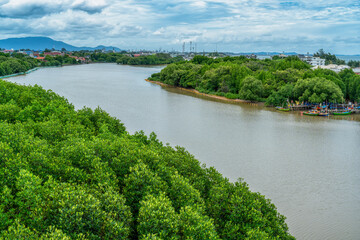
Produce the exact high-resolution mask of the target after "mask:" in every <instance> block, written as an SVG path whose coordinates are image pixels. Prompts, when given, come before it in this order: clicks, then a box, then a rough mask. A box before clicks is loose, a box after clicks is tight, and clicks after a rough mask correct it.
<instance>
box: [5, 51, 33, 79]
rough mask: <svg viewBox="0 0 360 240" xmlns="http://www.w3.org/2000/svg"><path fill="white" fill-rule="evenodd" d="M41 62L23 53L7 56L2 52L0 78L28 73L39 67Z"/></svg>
mask: <svg viewBox="0 0 360 240" xmlns="http://www.w3.org/2000/svg"><path fill="white" fill-rule="evenodd" d="M38 63H39V61H38V60H36V59H34V58H31V57H29V56H26V55H24V54H22V53H17V54H13V55H12V56H10V54H5V53H1V52H0V76H6V75H10V74H14V73H21V72H26V71H28V70H30V69H32V68H34V67H37V66H38Z"/></svg>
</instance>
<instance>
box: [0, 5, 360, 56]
mask: <svg viewBox="0 0 360 240" xmlns="http://www.w3.org/2000/svg"><path fill="white" fill-rule="evenodd" d="M0 21H1V25H0V38H1V39H4V38H11V37H27V36H47V37H51V38H53V39H56V40H59V41H64V42H66V43H69V44H72V45H75V46H90V47H94V46H97V45H111V46H116V47H119V48H121V49H133V50H135V49H138V50H139V49H149V50H159V49H162V50H168V51H170V50H172V49H173V50H176V51H182V47H183V43H184V42H185V43H186V44H185V51H189V48H190V41H191V42H192V43H193V47H195V43H196V48H197V51H198V52H201V51H203V50H205V51H215V50H218V51H223V52H260V51H263V52H273V51H278V52H282V51H285V52H298V53H306V52H310V53H314V52H316V51H317V50H318V49H320V48H323V49H324V50H325V51H326V52H331V53H335V54H360V28H359V24H360V2H359V1H357V0H356V1H355V0H352V1H349V0H337V1H335V0H318V1H310V0H299V1H292V0H287V1H282V0H242V1H240V0H227V1H226V0H202V1H190V0H172V1H165V0H157V1H155V0H139V1H135V0H122V1H119V0H75V1H70V0H58V1H52V0H0Z"/></svg>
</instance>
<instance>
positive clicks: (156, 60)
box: [0, 51, 183, 77]
mask: <svg viewBox="0 0 360 240" xmlns="http://www.w3.org/2000/svg"><path fill="white" fill-rule="evenodd" d="M40 57H44V59H41V60H39V59H37V58H33V57H30V56H28V55H25V54H22V53H12V54H9V53H2V52H0V77H1V76H6V75H11V74H16V73H24V72H26V71H28V70H30V69H33V68H35V67H48V66H65V65H74V64H81V63H117V64H126V65H161V64H170V63H175V62H179V61H182V60H183V58H182V57H171V56H170V54H167V53H156V54H153V55H147V56H138V57H133V56H129V54H126V53H102V52H100V51H94V52H89V51H79V52H71V55H70V54H68V53H64V54H62V55H57V56H51V55H46V56H44V54H40ZM78 57H82V58H85V57H86V61H78V60H77V59H76V58H78Z"/></svg>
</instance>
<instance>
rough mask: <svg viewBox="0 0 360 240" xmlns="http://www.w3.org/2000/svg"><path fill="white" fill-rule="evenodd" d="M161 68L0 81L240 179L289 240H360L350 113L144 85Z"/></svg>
mask: <svg viewBox="0 0 360 240" xmlns="http://www.w3.org/2000/svg"><path fill="white" fill-rule="evenodd" d="M162 68H163V67H131V66H121V65H116V64H91V65H79V66H67V67H62V68H46V69H40V70H38V71H35V72H33V73H31V74H28V75H24V76H18V77H13V78H8V79H7V80H8V81H11V82H17V83H21V84H30V85H34V84H38V85H40V86H42V87H44V88H45V89H52V90H53V91H54V92H56V93H58V94H60V95H62V96H64V97H66V98H67V99H68V100H69V101H70V102H71V103H73V104H74V106H75V107H76V108H77V109H78V108H82V107H83V106H87V107H91V108H96V107H97V106H100V107H101V108H102V109H104V110H106V111H107V112H109V113H110V114H111V115H112V116H115V117H117V118H119V119H120V120H121V121H122V122H123V123H124V124H125V126H126V128H127V130H128V131H129V132H130V133H134V132H135V131H139V130H144V131H145V133H146V134H150V133H151V132H152V131H153V132H155V133H156V134H157V136H158V138H159V139H160V140H161V141H162V142H164V143H170V144H171V145H172V146H175V145H180V146H183V147H185V148H186V149H187V150H188V151H189V152H190V153H191V154H193V155H194V156H195V157H196V158H197V159H199V160H200V161H201V162H202V163H205V164H206V165H207V166H214V167H215V168H216V169H217V170H218V171H220V172H221V173H222V174H223V175H224V176H225V177H227V178H229V179H230V180H233V181H235V180H236V179H237V178H243V179H244V180H245V181H246V182H247V183H248V184H249V186H250V188H251V189H252V190H253V191H257V192H260V193H261V194H263V195H265V196H266V197H267V198H270V199H271V200H272V202H273V203H274V204H275V205H276V206H277V208H278V210H279V212H280V213H281V214H283V215H285V216H286V217H287V220H286V221H287V223H288V226H289V229H290V232H291V233H292V234H293V235H294V236H295V237H296V238H297V239H360V174H359V170H360V114H359V115H352V116H342V117H330V118H321V117H312V116H301V115H300V114H299V113H283V112H276V111H273V110H271V109H269V108H264V107H256V106H251V105H249V104H227V103H223V102H221V101H215V100H212V99H209V98H204V97H199V96H196V95H194V94H191V93H186V92H184V91H181V90H178V89H175V88H162V87H161V86H158V85H156V84H152V83H149V82H146V81H144V79H145V78H147V77H149V76H150V75H151V74H152V73H155V72H159V71H160V70H161V69H162Z"/></svg>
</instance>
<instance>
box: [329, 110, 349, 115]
mask: <svg viewBox="0 0 360 240" xmlns="http://www.w3.org/2000/svg"><path fill="white" fill-rule="evenodd" d="M333 114H334V115H350V114H351V112H350V111H346V112H333Z"/></svg>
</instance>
